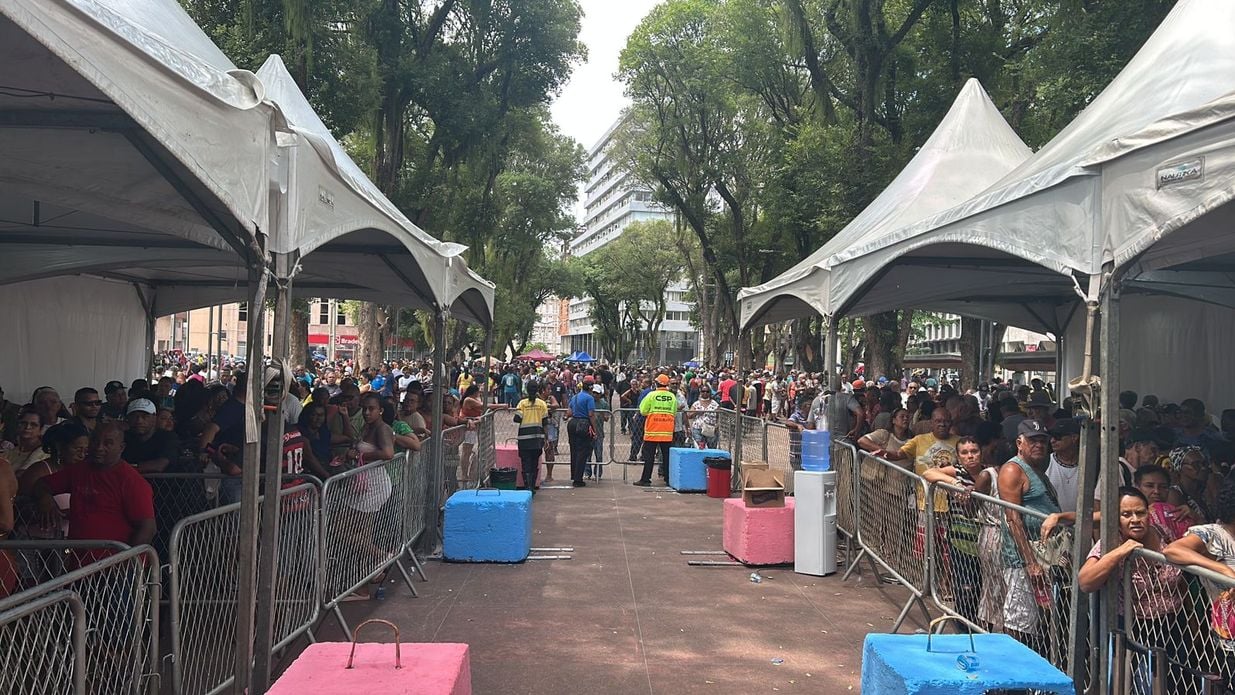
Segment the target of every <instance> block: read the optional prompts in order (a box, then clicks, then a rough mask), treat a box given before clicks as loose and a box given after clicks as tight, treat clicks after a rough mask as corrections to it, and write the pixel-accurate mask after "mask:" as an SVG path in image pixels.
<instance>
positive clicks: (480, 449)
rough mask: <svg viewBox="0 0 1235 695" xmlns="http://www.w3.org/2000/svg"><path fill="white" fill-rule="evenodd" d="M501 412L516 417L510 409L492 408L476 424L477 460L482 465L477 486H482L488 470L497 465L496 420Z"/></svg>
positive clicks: (509, 416)
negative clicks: (499, 409)
mask: <svg viewBox="0 0 1235 695" xmlns="http://www.w3.org/2000/svg"><path fill="white" fill-rule="evenodd" d="M500 414H505V416H506V418H507V419H510V418H512V417H514V416H513V415H511V414H510V411H508V410H507V411H495V410H490V411H487V412H486V413H485V414H484V415H482V416H481V417H480V422H479V423H478V424H477V425H476V442H477V443H476V461H477V462H478V464H479V466H480V469H479V470H480V473H479V475H477V476H476V487H480V485H481V483H482V482H483V479H484V478H485V476H486V475H488V471H490V470H492V469H493V467H494V466H496V465H497V434H496V432H497V430H496V429H495V426H496V423H495V420H496V418H498V417H499V416H500Z"/></svg>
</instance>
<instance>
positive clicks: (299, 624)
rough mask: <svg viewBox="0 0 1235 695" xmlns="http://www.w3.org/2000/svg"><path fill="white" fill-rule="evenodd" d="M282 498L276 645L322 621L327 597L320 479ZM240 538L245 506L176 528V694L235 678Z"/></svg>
mask: <svg viewBox="0 0 1235 695" xmlns="http://www.w3.org/2000/svg"><path fill="white" fill-rule="evenodd" d="M263 497H264V496H263ZM279 500H280V502H279V545H278V547H279V550H278V553H279V558H278V567H277V572H276V578H277V580H276V583H275V587H274V600H275V619H274V625H275V633H274V639H275V648H276V649H278V648H282V647H283V646H285V645H287V644H289V643H290V642H292V641H293V640H294V639H296V638H297V637H298V636H300V635H301V634H303V633H304V632H305V631H307V630H309V629H310V628H311V627H312V626H313V624H314V623H316V622H317V619H318V616H319V614H320V611H321V606H322V601H323V599H322V581H323V572H322V550H321V543H322V531H321V514H322V489H321V488H319V487H318V486H317V484H316V483H313V482H307V483H301V484H299V485H294V486H291V487H288V488H284V489H282V490H280V491H279ZM239 540H240V505H239V504H231V505H227V506H225V507H219V508H217V509H213V510H210V511H206V512H203V513H200V514H195V515H192V516H189V517H186V518H184V519H182V520H181V521H180V523H179V524H177V526H176V528H175V529H174V530H173V531H172V534H171V539H170V544H169V555H170V567H169V569H170V577H171V642H172V680H173V688H174V691H175V692H176V693H180V694H182V695H183V694H196V693H212V692H220V691H221V690H223V689H225V688H227V687H228V686H229V685H230V683H231V681H232V675H233V669H234V663H233V660H232V657H233V653H232V646H233V643H234V640H235V630H236V597H237V590H238V587H239V564H238V563H239V556H240V544H239Z"/></svg>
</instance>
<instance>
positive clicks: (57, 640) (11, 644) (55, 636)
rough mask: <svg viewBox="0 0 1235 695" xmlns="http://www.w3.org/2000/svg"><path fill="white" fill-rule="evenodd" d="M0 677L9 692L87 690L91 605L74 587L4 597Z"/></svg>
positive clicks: (57, 694) (37, 694)
mask: <svg viewBox="0 0 1235 695" xmlns="http://www.w3.org/2000/svg"><path fill="white" fill-rule="evenodd" d="M0 644H2V645H4V648H3V649H0V683H3V684H4V689H5V691H6V692H11V693H25V694H30V695H62V694H69V693H84V692H86V609H85V606H84V605H83V603H82V600H81V597H80V596H79V595H77V594H76V593H75V592H72V591H65V590H57V591H52V592H49V593H46V594H44V595H42V596H40V597H38V598H34V599H31V600H25V601H21V602H14V601H12V600H0Z"/></svg>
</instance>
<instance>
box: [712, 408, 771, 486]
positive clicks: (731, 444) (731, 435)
mask: <svg viewBox="0 0 1235 695" xmlns="http://www.w3.org/2000/svg"><path fill="white" fill-rule="evenodd" d="M741 421H742V415H740V414H739V413H738V412H737V411H736V410H730V409H728V408H718V409H717V410H716V430H717V432H718V433H719V434H718V440H717V447H718V448H721V449H725V450H726V451H728V452H729V455H730V457H731V458H732V459H733V476H732V478H731V479H730V480H731V483H730V490H731V491H732V492H741V491H742V441H743V439H744V437H743V436H742V432H741V428H742V422H741ZM760 447H761V448H762V444H761V445H760Z"/></svg>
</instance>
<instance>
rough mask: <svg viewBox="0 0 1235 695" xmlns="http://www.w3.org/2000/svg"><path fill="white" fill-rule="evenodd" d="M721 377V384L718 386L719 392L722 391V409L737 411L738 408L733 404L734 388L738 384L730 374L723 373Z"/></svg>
mask: <svg viewBox="0 0 1235 695" xmlns="http://www.w3.org/2000/svg"><path fill="white" fill-rule="evenodd" d="M720 375H721V380H720V384H719V385H718V386H717V390H718V391H720V407H722V408H727V409H729V410H736V408H737V406H736V404H734V402H733V387H734V386H735V385H737V383H738V382H737V381H734V379H733V376H732V375H730V374H729V372H721V374H720Z"/></svg>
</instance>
